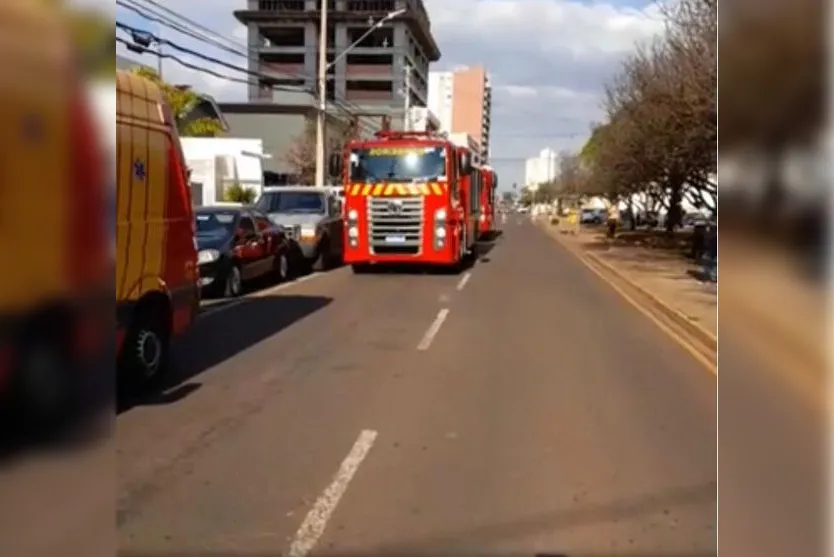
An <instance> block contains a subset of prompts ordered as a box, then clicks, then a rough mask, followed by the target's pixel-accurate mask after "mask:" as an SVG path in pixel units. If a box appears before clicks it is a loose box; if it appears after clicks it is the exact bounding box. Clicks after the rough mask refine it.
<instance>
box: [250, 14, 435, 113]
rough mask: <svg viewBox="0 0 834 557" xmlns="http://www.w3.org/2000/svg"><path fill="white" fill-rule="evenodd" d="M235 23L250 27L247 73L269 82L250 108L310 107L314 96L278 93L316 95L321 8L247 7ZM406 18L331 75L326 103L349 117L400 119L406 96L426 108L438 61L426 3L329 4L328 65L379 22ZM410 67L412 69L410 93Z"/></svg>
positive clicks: (253, 90) (256, 90)
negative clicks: (263, 104)
mask: <svg viewBox="0 0 834 557" xmlns="http://www.w3.org/2000/svg"><path fill="white" fill-rule="evenodd" d="M247 1H248V4H247V9H245V10H238V11H236V12H235V17H236V18H237V19H238V21H240V22H241V23H243V24H244V25H246V26H247V27H248V35H249V40H248V49H249V69H250V70H251V71H253V72H257V73H259V74H265V75H264V77H262V78H259V79H257V80H253V82H251V83H250V86H249V100H250V102H272V103H280V104H309V103H310V102H312V99H311V97H310V95H306V94H297V93H292V92H286V91H278V90H275V87H274V86H279V87H283V88H290V89H291V88H294V87H297V88H299V89H307V90H313V89H315V86H316V75H317V70H318V42H319V26H320V25H319V23H320V18H321V11H320V10H321V2H322V0H247ZM400 9H405V10H407V11H406V13H404V14H403V15H400V16H398V17H396V18H395V19H393V20H391V21H390V22H388V23H386V24H385V25H384V26H383V27H381V28H380V29H378V30H376V31H374V32H373V33H372V34H371V35H370V36H369V37H367V38H366V39H364V40H363V41H362V42H361V43H360V44H359V45H358V46H356V47H355V48H353V49H352V50H351V51H350V54H348V55H346V56H344V57H343V58H342V59H340V60H339V61H338V62H337V63H336V64H335V65H334V67H333V68H332V69H331V70H330V71H329V72H328V76H327V78H328V81H327V97H328V99H329V100H331V101H334V100H335V101H336V104H337V105H338V104H340V101H346V102H342V103H341V104H343V106H345V107H347V108H349V109H350V110H351V111H355V110H357V108H358V109H362V110H360V112H366V113H370V114H388V115H392V116H395V117H400V116H401V115H402V113H403V108H404V106H405V97H404V95H405V94H408V95H410V96H411V99H410V100H411V105H412V106H426V101H427V95H428V74H429V63H431V62H435V61H437V60H439V59H440V49H439V48H438V46H437V43H435V41H434V38H433V36H432V34H431V24H430V21H429V16H428V13H427V12H426V9H425V6H424V5H423V0H328V28H327V30H326V32H327V44H328V53H327V59H328V60H329V61H332V60H334V58H335V57H336V56H337V55H338V54H339V53H342V52H344V51H345V49H346V48H347V47H348V46H350V45H351V44H353V43H354V42H355V41H356V40H358V39H359V38H360V37H361V36H362V35H363V34H365V33H366V32H367V31H368V28H369V25H371V24H372V22H373V21H379V20H380V19H382V18H383V17H385V16H386V15H387V14H389V13H391V12H393V11H396V10H400ZM406 67H409V68H411V72H410V73H411V78H410V80H408V81H409V82H410V91H408V92H406V91H405V87H406V79H405V76H406Z"/></svg>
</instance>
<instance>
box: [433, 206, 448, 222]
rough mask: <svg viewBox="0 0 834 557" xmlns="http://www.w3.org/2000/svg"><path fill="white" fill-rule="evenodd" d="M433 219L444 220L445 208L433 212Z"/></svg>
mask: <svg viewBox="0 0 834 557" xmlns="http://www.w3.org/2000/svg"><path fill="white" fill-rule="evenodd" d="M434 220H446V209H442V208H441V209H438V210H437V211H435V212H434Z"/></svg>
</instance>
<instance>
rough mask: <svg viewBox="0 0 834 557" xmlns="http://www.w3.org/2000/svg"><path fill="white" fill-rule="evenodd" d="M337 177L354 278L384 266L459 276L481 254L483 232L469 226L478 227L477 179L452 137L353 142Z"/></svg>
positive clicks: (392, 135) (337, 160)
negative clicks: (430, 268) (457, 270)
mask: <svg viewBox="0 0 834 557" xmlns="http://www.w3.org/2000/svg"><path fill="white" fill-rule="evenodd" d="M330 172H331V174H332V175H336V176H338V175H341V176H342V177H343V181H344V191H345V197H344V217H345V222H344V224H345V226H344V236H343V241H344V261H345V263H347V264H349V265H351V267H352V269H353V270H354V272H357V273H362V272H367V271H369V270H371V269H372V267H373V266H374V264H378V263H386V264H387V263H390V264H411V265H423V264H428V265H437V266H446V267H452V268H453V267H459V266H462V265H463V264H464V263H465V262H466V261H467V259H468V257H469V256H470V255H471V254H472V253H474V247H475V245H474V244H475V240H476V236H477V229H476V228H473V227H470V226H466V224H467V223H468V222H470V221H474V222H477V221H476V220H475V219H477V217H476V216H475V217H473V209H472V198H471V195H470V191H469V189H470V183H471V178H472V177H473V175H474V174H477V173H475V172H474V167H473V165H472V159H471V157H470V156H469V154H468V152H467V150H465V149H460V148H458V147H457V146H455V145H454V144H453V143H452V142H451V141H449V139H448V138H447V137H446V136H444V135H441V134H437V133H435V132H430V131H429V132H412V131H409V132H405V131H382V132H378V133H377V134H376V137H375V138H373V139H368V140H353V141H351V142H349V143H348V144H347V145H346V146H345V152H344V155H343V158H342V157H339V156H336V157H334V158H331V161H330ZM476 199H477V198H476ZM475 206H477V201H475Z"/></svg>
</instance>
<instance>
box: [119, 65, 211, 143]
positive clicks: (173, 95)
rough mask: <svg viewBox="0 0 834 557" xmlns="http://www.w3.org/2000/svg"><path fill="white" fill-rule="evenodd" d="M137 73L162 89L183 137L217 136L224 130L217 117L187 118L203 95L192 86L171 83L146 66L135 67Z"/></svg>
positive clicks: (134, 70)
mask: <svg viewBox="0 0 834 557" xmlns="http://www.w3.org/2000/svg"><path fill="white" fill-rule="evenodd" d="M132 71H133V72H134V73H135V74H137V75H141V76H142V77H144V78H146V79H149V80H151V81H153V82H154V83H156V84H157V85H158V86H159V87H160V89H162V95H163V96H164V97H165V100H166V101H167V102H168V105H169V106H170V107H171V110H172V111H173V113H174V118H176V120H177V131H178V132H179V134H180V136H182V137H215V136H217V135H218V134H219V133H220V132H222V131H223V126H222V124H221V123H220V121H219V120H216V119H215V118H206V117H204V118H194V119H186V117H187V116H188V114H189V113H190V112H191V111H192V110H194V108H195V107H196V106H197V105H198V104H199V103H200V101H201V100H202V97H201V96H200V95H199V94H198V93H196V92H195V91H194V90H192V89H191V88H190V87H184V86H178V85H171V84H170V83H166V82H165V81H163V80H162V78H160V77H159V74H158V73H157V72H156V70H154V69H151V68H146V67H140V68H135V69H133V70H132Z"/></svg>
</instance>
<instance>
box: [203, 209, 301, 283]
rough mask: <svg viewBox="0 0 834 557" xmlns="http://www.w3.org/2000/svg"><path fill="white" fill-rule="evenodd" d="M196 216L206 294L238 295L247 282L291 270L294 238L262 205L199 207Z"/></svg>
mask: <svg viewBox="0 0 834 557" xmlns="http://www.w3.org/2000/svg"><path fill="white" fill-rule="evenodd" d="M194 217H195V220H196V241H197V249H198V251H199V255H198V261H199V266H200V285H201V287H202V289H203V293H204V295H207V296H226V297H235V296H240V295H241V293H242V292H243V288H244V285H245V284H246V283H248V282H251V281H255V280H258V279H265V278H271V279H272V280H274V281H275V282H280V281H284V280H287V279H288V278H289V277H290V276H291V275H292V274H293V272H294V270H293V268H292V266H293V264H292V261H293V259H294V258H293V257H292V254H293V253H294V249H293V246H292V240H290V239H289V238H287V237H286V236H285V235H284V232H283V230H282V229H281V228H280V227H278V226H276V225H275V224H273V223H272V221H270V220H269V218H267V216H266V215H265V214H264V213H262V212H260V211H259V210H258V209H256V208H254V207H251V206H245V205H244V206H216V207H201V208H198V209H196V210H195V211H194Z"/></svg>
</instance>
